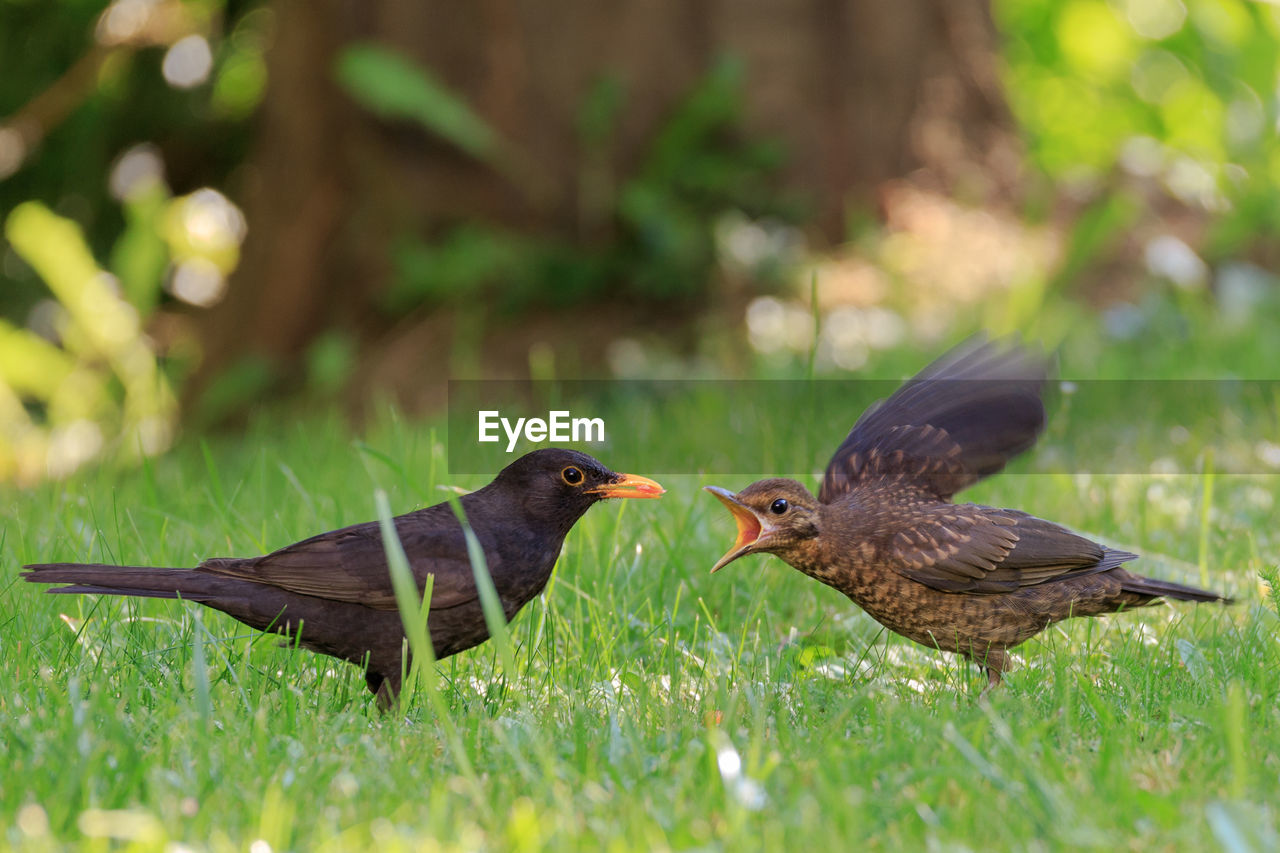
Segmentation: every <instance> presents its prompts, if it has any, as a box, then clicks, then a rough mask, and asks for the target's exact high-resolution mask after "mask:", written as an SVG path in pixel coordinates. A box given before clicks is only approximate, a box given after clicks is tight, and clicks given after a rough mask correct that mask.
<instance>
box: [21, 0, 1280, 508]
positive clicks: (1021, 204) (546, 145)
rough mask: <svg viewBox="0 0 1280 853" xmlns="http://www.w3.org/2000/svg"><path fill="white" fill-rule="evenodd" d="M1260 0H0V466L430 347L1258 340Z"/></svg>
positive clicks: (363, 373)
mask: <svg viewBox="0 0 1280 853" xmlns="http://www.w3.org/2000/svg"><path fill="white" fill-rule="evenodd" d="M1278 84H1280V7H1278V6H1276V5H1274V4H1271V3H1264V2H1254V0H1067V2H1058V0H990V2H987V1H986V0H948V2H946V3H937V2H933V0H898V2H895V3H892V4H871V3H856V2H852V0H770V2H745V3H734V4H712V3H689V2H687V0H605V2H600V0H596V1H595V2H584V0H540V2H533V1H532V0H476V2H472V3H464V4H459V3H454V2H445V0H426V1H425V2H424V1H423V0H366V2H361V3H350V2H345V3H343V2H332V1H331V0H316V2H302V0H267V2H239V1H238V0H116V2H113V3H109V4H106V3H101V2H89V1H88V0H0V220H2V222H3V242H2V243H0V480H10V481H16V482H18V483H31V482H35V481H39V480H43V479H46V478H50V477H54V478H56V477H61V476H65V475H67V474H69V473H71V472H73V471H75V470H76V469H77V468H78V467H79V466H82V465H84V464H86V463H88V462H90V461H92V460H100V461H108V462H111V463H115V462H121V463H128V462H129V461H131V460H136V459H138V458H140V457H145V456H147V455H151V454H156V453H159V452H162V451H163V450H165V449H166V448H167V447H169V446H170V445H171V444H172V442H173V441H174V440H175V439H176V437H177V436H178V435H179V433H180V431H186V432H187V433H195V434H199V433H201V432H203V431H206V430H212V429H218V428H225V427H227V426H232V427H234V425H236V424H238V423H242V422H243V421H244V419H246V418H252V417H254V416H255V414H256V413H258V412H262V411H266V412H269V413H285V412H294V411H296V410H298V409H299V408H301V409H313V408H317V407H323V408H326V409H331V408H338V409H341V410H342V411H343V412H345V413H346V414H347V416H348V417H349V418H350V419H351V421H352V422H353V423H356V424H359V423H360V422H361V421H362V419H364V418H366V417H368V415H369V413H370V412H371V411H372V409H373V407H375V406H376V405H379V404H381V403H385V402H388V401H390V402H392V403H394V404H395V405H396V406H397V407H398V408H400V409H403V410H405V411H408V412H411V413H422V414H429V413H432V412H436V411H438V410H439V409H440V407H442V406H443V404H444V402H445V392H446V381H447V379H448V378H449V377H459V378H461V377H465V378H486V377H501V378H527V377H530V376H532V377H534V378H548V377H553V376H559V377H565V376H570V377H589V378H609V377H624V378H626V377H651V378H661V377H676V376H678V377H682V378H688V377H750V378H770V377H788V376H804V375H844V374H847V373H848V372H850V371H864V370H865V371H874V370H879V371H880V372H881V373H882V374H886V373H887V374H888V375H899V376H900V375H904V374H906V373H908V372H910V371H911V370H912V369H914V368H915V367H918V366H919V365H920V363H921V362H920V360H919V358H918V357H916V356H917V354H919V353H927V354H930V355H933V354H936V353H937V352H938V351H939V350H940V349H941V347H942V346H944V345H945V344H946V343H949V342H951V341H954V340H956V339H958V338H959V337H963V336H964V335H965V334H967V333H969V332H971V331H973V330H976V329H979V328H983V329H988V330H990V331H992V332H994V333H997V334H1000V333H1008V332H1013V331H1020V332H1022V333H1023V334H1024V335H1025V336H1027V337H1030V338H1033V339H1036V340H1040V341H1043V342H1044V343H1046V344H1047V345H1049V346H1059V345H1060V346H1061V347H1063V349H1064V361H1065V362H1066V363H1067V364H1070V365H1072V367H1073V369H1074V370H1076V371H1077V372H1080V373H1082V374H1084V375H1087V376H1088V377H1090V378H1093V377H1104V378H1105V377H1108V376H1112V377H1120V376H1125V377H1127V376H1136V375H1142V376H1144V377H1147V378H1162V377H1200V378H1216V377H1220V376H1223V375H1231V376H1245V377H1249V376H1252V377H1255V378H1266V377H1271V376H1273V375H1274V372H1275V371H1274V367H1273V366H1272V365H1274V364H1275V363H1276V358H1277V357H1280V312H1278V311H1276V308H1277V306H1278V305H1280V287H1278V286H1277V279H1276V275H1275V274H1276V270H1277V265H1278V264H1280V204H1277V198H1276V192H1275V189H1274V188H1275V186H1276V184H1277V181H1280V140H1278V138H1277V120H1278V117H1280V111H1278V104H1280V97H1278V95H1280V90H1278Z"/></svg>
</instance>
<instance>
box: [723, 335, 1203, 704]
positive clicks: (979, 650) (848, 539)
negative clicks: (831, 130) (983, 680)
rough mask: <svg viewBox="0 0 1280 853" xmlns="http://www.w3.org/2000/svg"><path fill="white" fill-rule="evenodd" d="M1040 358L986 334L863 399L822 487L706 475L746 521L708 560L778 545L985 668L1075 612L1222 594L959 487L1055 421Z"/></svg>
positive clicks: (786, 556)
mask: <svg viewBox="0 0 1280 853" xmlns="http://www.w3.org/2000/svg"><path fill="white" fill-rule="evenodd" d="M1046 374H1047V365H1046V362H1045V359H1044V358H1043V357H1042V356H1041V355H1039V354H1037V353H1035V352H1033V351H1031V350H1029V349H1026V348H1023V347H1020V346H1017V345H1016V344H1002V343H997V342H987V341H985V340H982V339H975V340H973V341H970V342H968V343H966V344H962V345H960V346H959V347H957V348H956V349H954V350H952V351H951V352H949V353H948V354H946V355H944V356H943V357H942V358H940V359H939V360H938V361H936V362H934V363H933V364H931V365H930V366H929V367H926V368H925V369H924V370H923V371H921V372H920V374H919V375H917V376H916V377H915V378H914V379H912V380H910V381H908V382H907V383H906V384H904V385H903V386H902V387H901V388H899V389H898V390H897V391H896V392H895V393H894V394H893V395H892V396H890V397H889V399H888V400H886V401H882V402H881V403H879V404H877V405H874V406H872V407H871V408H870V409H868V410H867V411H866V412H865V413H864V414H863V415H862V417H861V418H859V419H858V421H857V423H855V424H854V426H853V429H852V430H850V432H849V435H848V437H846V438H845V440H844V442H843V443H842V444H841V445H840V447H839V448H838V449H837V450H836V452H835V456H834V457H832V459H831V462H830V463H829V464H828V465H827V470H826V475H825V477H824V478H823V481H822V487H821V489H820V490H819V492H818V497H817V498H814V497H813V496H812V495H811V494H809V491H808V490H807V489H805V487H804V486H802V485H801V484H800V483H797V482H796V481H794V480H785V479H769V480H761V481H759V482H757V483H752V484H751V485H750V486H747V487H746V488H745V489H743V490H742V491H741V492H738V493H737V494H736V495H735V494H733V493H732V492H730V491H728V490H727V489H722V488H718V487H716V486H707V490H708V491H710V492H711V493H712V494H714V495H715V496H716V497H717V498H719V499H720V501H721V502H723V503H724V505H725V506H727V507H728V508H729V511H730V512H732V513H733V516H734V518H735V520H736V521H737V523H738V538H737V541H736V542H735V543H734V546H733V548H732V549H731V550H730V551H729V552H728V553H726V554H725V555H724V557H722V558H721V559H720V561H719V562H718V563H716V564H715V567H714V568H712V570H711V571H713V572H715V571H718V570H720V569H722V568H724V567H725V566H726V565H728V564H729V563H731V562H733V561H734V560H736V559H738V558H739V557H743V556H745V555H747V554H754V553H757V552H765V553H769V554H775V555H777V556H778V557H781V558H782V559H783V560H784V561H786V562H787V563H789V564H791V566H793V567H794V568H796V569H799V570H800V571H802V572H804V573H805V574H806V575H809V576H810V577H812V578H816V579H817V580H820V581H822V582H823V583H825V584H827V585H828V586H832V587H835V588H836V589H838V590H840V591H841V592H843V593H844V594H845V595H847V596H849V597H850V598H851V599H853V600H854V602H855V603H857V604H858V605H859V606H860V607H861V608H862V609H863V610H865V611H866V612H867V613H869V614H870V615H871V616H872V617H873V618H874V619H875V620H876V621H877V622H879V623H880V624H881V625H884V626H885V627H886V628H888V629H889V630H891V631H894V632H896V633H898V634H901V635H903V636H904V637H907V638H909V639H911V640H914V641H915V642H917V643H921V644H922V645H926V646H929V647H931V648H935V649H941V650H943V651H948V652H955V653H957V654H960V655H963V656H964V657H967V658H969V659H970V660H972V661H974V662H975V663H977V664H979V665H980V666H983V667H985V669H986V672H987V678H988V682H987V687H986V688H984V692H985V690H987V689H990V688H991V687H993V686H995V685H997V684H999V683H1000V680H1001V673H1003V672H1005V671H1006V670H1007V668H1008V666H1009V657H1008V654H1007V653H1008V650H1009V649H1011V648H1013V647H1014V646H1016V645H1018V644H1019V643H1021V642H1023V641H1025V640H1027V639H1028V638H1030V637H1032V636H1034V635H1035V634H1037V633H1039V632H1040V631H1043V630H1044V629H1045V628H1046V627H1048V626H1049V625H1052V624H1053V623H1054V622H1058V621H1060V620H1062V619H1066V618H1068V617H1071V616H1096V615H1099V614H1103V613H1111V612H1114V611H1117V610H1121V609H1128V608H1131V607H1144V606H1146V605H1150V604H1157V603H1159V601H1160V599H1161V598H1162V597H1163V598H1172V599H1178V600H1180V601H1228V599H1226V598H1224V597H1223V596H1220V595H1218V594H1217V593H1213V592H1206V591H1205V590H1200V589H1195V588H1193V587H1189V586H1183V585H1182V584H1176V583H1171V582H1169V581H1162V580H1156V579H1154V578H1146V577H1142V576H1140V575H1135V574H1132V573H1131V572H1128V571H1126V570H1124V569H1123V568H1120V566H1121V564H1122V563H1126V562H1128V561H1129V560H1132V559H1135V558H1136V557H1137V555H1136V554H1131V553H1129V552H1127V551H1120V550H1116V549H1114V548H1108V547H1106V546H1104V545H1099V544H1097V543H1096V542H1092V541H1090V540H1089V539H1086V538H1084V537H1083V536H1078V535H1076V534H1075V533H1072V532H1071V531H1069V530H1067V529H1065V528H1063V527H1060V526H1059V525H1057V524H1054V523H1053V522H1050V521H1044V520H1043V519H1039V518H1036V517H1034V516H1032V515H1028V514H1027V513H1025V512H1021V511H1019V510H1012V509H995V508H993V507H988V506H980V505H977V504H962V505H956V504H953V503H951V497H952V495H954V494H955V493H956V492H958V491H960V490H961V489H963V488H965V487H967V486H970V485H972V484H973V483H975V482H977V481H978V480H980V479H982V478H983V477H986V476H987V475H989V474H994V473H996V472H997V471H999V470H1000V469H1002V468H1003V467H1004V466H1005V463H1006V462H1008V461H1009V460H1010V459H1012V458H1013V457H1014V456H1016V455H1017V454H1019V453H1021V452H1022V451H1024V450H1026V449H1027V448H1028V447H1030V446H1031V445H1032V444H1033V443H1035V440H1036V437H1037V435H1038V434H1039V433H1040V431H1041V429H1042V428H1043V426H1044V420H1045V413H1044V405H1043V402H1042V400H1041V393H1042V390H1043V386H1044V383H1045V379H1046Z"/></svg>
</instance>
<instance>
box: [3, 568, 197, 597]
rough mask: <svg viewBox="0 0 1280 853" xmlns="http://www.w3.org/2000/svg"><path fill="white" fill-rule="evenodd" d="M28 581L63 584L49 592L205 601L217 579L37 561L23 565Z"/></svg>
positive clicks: (175, 571)
mask: <svg viewBox="0 0 1280 853" xmlns="http://www.w3.org/2000/svg"><path fill="white" fill-rule="evenodd" d="M22 568H23V572H22V578H23V580H26V581H29V582H31V583H66V584H72V585H71V586H62V587H57V588H55V589H50V590H47V592H52V593H90V594H104V595H133V596H139V597H141V598H185V599H187V600H189V601H204V600H206V599H208V598H209V597H210V596H212V595H213V594H214V593H215V590H214V585H215V583H216V579H215V578H213V577H211V576H209V575H207V574H204V573H202V572H198V571H192V570H191V569H149V568H145V567H143V566H112V565H109V564H106V563H37V564H35V565H30V566H23V567H22Z"/></svg>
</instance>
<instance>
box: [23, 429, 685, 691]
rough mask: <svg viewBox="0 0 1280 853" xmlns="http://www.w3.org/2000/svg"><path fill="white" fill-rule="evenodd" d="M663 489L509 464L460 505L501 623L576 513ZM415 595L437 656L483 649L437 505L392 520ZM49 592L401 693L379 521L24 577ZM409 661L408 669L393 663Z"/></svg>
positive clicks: (399, 628)
mask: <svg viewBox="0 0 1280 853" xmlns="http://www.w3.org/2000/svg"><path fill="white" fill-rule="evenodd" d="M662 493H663V489H662V487H661V486H659V485H658V484H657V483H655V482H654V481H652V480H649V479H647V478H645V477H638V476H636V475H634V474H617V473H614V472H613V471H610V470H609V469H608V468H606V467H604V465H602V464H601V463H600V462H598V461H597V460H595V459H593V458H591V457H590V456H588V455H587V454H585V453H579V452H577V451H576V450H561V449H557V448H549V449H546V450H535V451H534V452H532V453H527V454H525V455H524V456H522V457H520V458H519V459H517V460H516V461H514V462H512V463H511V464H510V465H508V466H507V467H506V468H504V469H502V471H501V472H500V473H499V474H498V476H497V477H496V478H494V481H493V482H492V483H490V484H489V485H487V486H485V487H484V488H482V489H479V490H477V491H474V492H472V493H471V494H468V495H464V496H463V497H462V498H460V502H461V504H462V508H463V510H464V511H465V512H466V517H467V522H468V524H470V526H471V528H472V530H474V531H475V534H476V538H477V539H479V541H480V545H481V547H482V548H483V549H484V554H485V560H486V562H487V564H488V569H489V573H490V575H491V576H492V577H493V583H494V586H495V587H496V589H497V591H498V597H499V599H500V600H501V601H502V609H503V611H504V612H505V613H506V617H507V619H508V620H510V619H512V618H514V617H515V615H516V612H517V611H518V610H520V608H521V607H523V606H524V605H525V604H527V603H528V602H529V601H531V600H532V599H533V598H534V596H536V595H537V594H538V593H540V592H541V591H542V588H543V587H544V586H546V585H547V580H548V579H549V578H550V577H551V570H552V568H553V567H554V566H555V563H556V558H557V557H559V555H560V546H561V545H562V544H563V543H564V538H565V536H566V535H567V534H568V533H569V530H570V529H571V528H572V527H573V525H574V524H575V523H576V522H577V520H578V519H579V518H581V517H582V514H583V513H585V512H586V511H587V510H588V509H590V508H591V507H592V505H593V504H595V503H597V502H598V501H600V500H603V499H604V498H656V497H659V496H660V495H662ZM395 526H396V532H397V533H398V534H399V537H400V542H401V544H402V545H403V546H404V550H405V555H406V556H407V557H408V559H409V567H410V569H411V570H412V572H413V574H414V576H415V578H416V579H417V581H418V586H419V588H422V587H423V585H424V584H425V583H426V576H427V575H428V574H430V575H434V576H435V580H434V584H433V589H432V593H431V611H430V614H429V616H428V621H427V629H428V631H430V634H431V644H432V646H433V647H434V648H435V654H436V657H437V658H442V657H446V656H448V655H452V654H456V653H457V652H460V651H463V650H465V649H469V648H471V647H472V646H475V645H478V644H480V643H483V642H484V641H485V640H487V639H489V629H488V627H487V626H486V624H485V620H484V613H483V610H482V609H481V606H480V595H479V591H478V589H477V587H476V582H475V576H474V575H473V573H472V568H471V562H470V560H469V559H468V557H467V545H466V541H465V539H464V538H463V532H462V527H461V525H460V524H459V523H458V519H457V517H456V516H455V515H454V514H453V509H452V508H451V507H450V506H449V504H448V503H439V504H436V505H435V506H431V507H427V508H426V509H420V510H416V511H414V512H410V513H408V514H406V515H401V516H398V517H397V518H396V519H395ZM25 568H26V573H25V574H24V575H23V577H24V578H25V579H26V580H29V581H31V582H33V583H67V584H73V586H64V587H57V588H54V589H50V590H49V592H56V593H105V594H109V595H132V596H142V597H147V598H184V599H187V600H188V601H195V602H198V603H200V604H203V605H205V606H207V607H212V608H213V609H215V610H221V611H222V612H223V613H226V614H228V615H230V616H233V617H235V618H236V619H239V620H240V621H241V622H243V623H245V624H246V625H249V626H251V627H253V628H257V629H258V630H261V631H274V632H276V633H278V634H286V635H288V636H290V637H294V636H296V637H297V640H298V642H299V644H300V645H302V646H303V647H304V648H307V649H311V650H312V651H316V652H320V653H322V654H326V655H333V656H334V657H337V658H342V659H343V660H347V661H351V662H352V663H354V664H357V665H359V666H362V667H364V669H365V681H366V683H367V684H368V686H369V690H371V691H372V692H373V693H374V694H375V695H376V696H377V699H378V704H379V706H380V707H382V708H387V707H389V706H390V705H391V704H392V702H393V701H394V700H395V697H396V695H397V694H398V693H399V690H400V673H401V666H402V658H403V653H402V649H403V644H404V637H405V634H404V626H403V623H402V622H401V618H400V612H399V610H398V609H397V607H396V597H395V590H394V589H393V588H392V586H391V575H390V572H389V570H388V568H387V558H386V552H385V551H384V550H383V543H382V533H381V530H380V529H379V526H378V523H377V522H368V523H366V524H357V525H354V526H352V527H344V528H342V529H341V530H332V531H330V532H328V533H321V534H320V535H318V536H313V537H311V538H310V539H304V540H303V541H301V542H296V543H294V544H293V545H289V546H287V547H284V548H281V549H280V550H278V551H273V552H272V553H270V554H267V555H265V556H261V557H246V558H243V559H241V558H224V557H218V558H214V559H212V560H205V561H204V562H203V563H201V564H200V565H199V566H196V567H195V568H194V569H154V568H143V567H140V566H111V565H102V564H80V563H45V564H41V565H33V566H26V567H25ZM403 663H407V661H403Z"/></svg>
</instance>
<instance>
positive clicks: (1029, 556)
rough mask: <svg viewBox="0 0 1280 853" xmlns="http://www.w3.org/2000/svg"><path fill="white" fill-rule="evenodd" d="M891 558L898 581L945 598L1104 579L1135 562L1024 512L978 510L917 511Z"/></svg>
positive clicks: (900, 533)
mask: <svg viewBox="0 0 1280 853" xmlns="http://www.w3.org/2000/svg"><path fill="white" fill-rule="evenodd" d="M889 551H890V553H889V558H890V565H891V566H892V567H893V569H894V570H895V571H897V572H898V573H899V574H901V575H904V576H906V577H908V578H911V579H912V580H914V581H917V582H919V583H922V584H924V585H925V586H929V587H932V588H934V589H939V590H943V591H944V592H975V593H998V592H1012V591H1013V590H1016V589H1018V588H1020V587H1025V586H1034V585H1036V584H1041V583H1046V582H1049V581H1054V580H1059V579H1062V578H1064V577H1068V576H1071V577H1074V576H1079V575H1082V574H1092V573H1094V572H1104V571H1108V570H1110V569H1114V568H1115V567H1116V566H1118V565H1120V564H1121V563H1124V562H1126V561H1128V560H1132V559H1134V558H1135V557H1136V556H1137V555H1136V554H1130V553H1128V552H1126V551H1116V550H1113V549H1110V548H1105V547H1103V546H1102V545H1099V544H1097V543H1096V542H1093V541H1091V540H1089V539H1086V538H1084V537H1083V536H1077V535H1076V534H1074V533H1072V532H1071V531H1069V530H1067V529H1066V528H1064V527H1060V526H1059V525H1057V524H1054V523H1053V522H1050V521H1045V520H1043V519H1040V518H1036V517H1035V516H1032V515H1028V514H1027V513H1025V512H1019V511H1017V510H1007V509H992V508H991V507H984V506H978V505H976V504H965V505H962V506H946V505H943V506H934V507H928V508H925V509H921V510H919V511H918V512H916V513H915V514H914V516H913V517H912V519H911V521H910V522H909V523H908V524H907V526H905V527H904V528H902V529H901V530H899V531H898V533H897V534H896V535H895V536H894V537H893V540H892V543H891V545H890V549H889Z"/></svg>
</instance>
